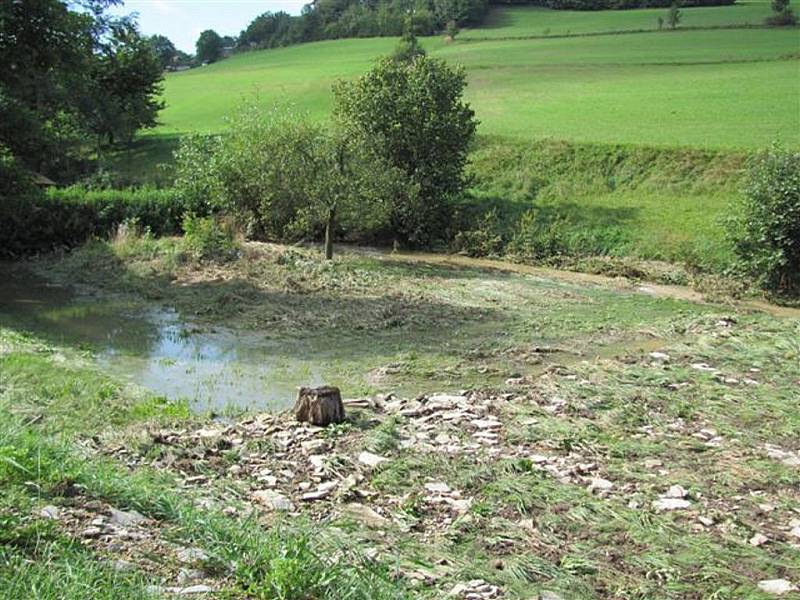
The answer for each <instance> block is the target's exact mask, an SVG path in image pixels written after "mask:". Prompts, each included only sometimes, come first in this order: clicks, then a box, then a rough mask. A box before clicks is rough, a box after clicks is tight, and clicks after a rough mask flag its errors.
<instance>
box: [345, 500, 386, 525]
mask: <svg viewBox="0 0 800 600" xmlns="http://www.w3.org/2000/svg"><path fill="white" fill-rule="evenodd" d="M344 511H345V513H346V514H347V515H349V516H350V517H352V518H353V519H355V520H356V521H358V522H359V523H362V524H364V525H366V526H367V527H371V528H376V529H377V528H380V527H385V526H386V525H387V524H388V523H389V519H387V518H386V517H384V516H382V515H380V514H378V513H377V512H376V511H375V510H373V509H372V508H370V507H369V506H364V505H363V504H358V503H356V502H353V503H351V504H348V505H346V506H345V507H344Z"/></svg>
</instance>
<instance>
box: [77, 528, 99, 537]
mask: <svg viewBox="0 0 800 600" xmlns="http://www.w3.org/2000/svg"><path fill="white" fill-rule="evenodd" d="M102 533H103V530H102V529H100V528H99V527H87V528H86V529H84V530H83V531H81V537H85V538H96V537H100V534H102Z"/></svg>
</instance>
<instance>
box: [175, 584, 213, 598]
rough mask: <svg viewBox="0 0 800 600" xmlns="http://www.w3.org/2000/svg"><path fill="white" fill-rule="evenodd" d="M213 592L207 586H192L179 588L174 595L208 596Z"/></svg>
mask: <svg viewBox="0 0 800 600" xmlns="http://www.w3.org/2000/svg"><path fill="white" fill-rule="evenodd" d="M213 591H214V590H213V589H212V588H211V587H209V586H207V585H193V586H190V587H185V588H181V589H180V590H178V591H177V592H176V593H177V594H178V595H179V596H189V595H192V594H210V593H212V592H213Z"/></svg>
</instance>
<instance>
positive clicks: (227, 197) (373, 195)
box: [176, 103, 401, 258]
mask: <svg viewBox="0 0 800 600" xmlns="http://www.w3.org/2000/svg"><path fill="white" fill-rule="evenodd" d="M176 162H177V175H178V177H177V179H176V187H177V188H178V189H179V191H180V193H181V195H182V196H183V197H184V199H185V200H188V201H191V202H195V201H197V200H200V201H210V202H211V203H212V205H213V206H215V207H218V208H221V209H223V210H227V211H229V212H231V213H233V214H235V215H237V216H238V217H239V219H240V220H241V221H242V222H243V223H245V224H246V226H247V230H248V233H249V235H251V236H252V237H255V238H261V239H273V240H282V241H294V240H298V239H304V238H308V237H316V236H317V235H319V234H320V233H321V232H323V231H324V235H325V255H326V257H327V258H331V257H332V256H333V241H334V237H335V235H336V234H337V231H338V230H339V229H340V228H342V229H344V230H345V231H348V232H351V233H355V232H357V231H359V230H361V231H363V230H368V229H371V228H373V227H375V226H377V225H379V224H381V223H385V221H386V216H385V214H386V210H385V206H386V198H388V197H390V196H391V195H392V194H393V193H395V192H394V190H395V188H396V187H399V185H398V183H397V182H399V181H401V178H400V177H399V176H398V174H397V173H396V171H395V170H394V169H392V168H391V166H389V165H387V164H386V163H385V162H384V161H382V159H381V157H380V156H377V155H375V154H374V153H373V152H372V151H371V149H370V148H368V147H365V146H363V145H361V144H359V143H358V142H357V140H355V139H353V138H352V137H350V136H347V135H346V134H345V133H344V132H342V131H339V130H336V129H326V128H324V127H322V126H321V125H318V124H314V123H312V122H310V121H309V120H307V119H306V118H303V117H301V116H299V115H297V114H295V113H293V112H291V111H288V110H285V109H283V110H282V109H273V110H271V111H267V112H265V111H264V110H263V109H261V108H260V107H259V106H258V105H257V104H255V103H253V104H248V105H245V106H244V107H243V108H242V109H241V110H240V111H239V112H238V113H237V114H235V115H234V116H233V118H232V119H231V127H230V133H228V134H226V135H225V136H224V137H220V138H215V139H213V140H211V141H210V140H209V139H208V138H199V137H190V138H187V139H185V140H183V141H182V144H181V148H180V149H179V151H178V153H177V161H176Z"/></svg>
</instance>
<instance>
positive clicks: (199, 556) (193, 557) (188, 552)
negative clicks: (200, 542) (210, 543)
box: [175, 548, 209, 565]
mask: <svg viewBox="0 0 800 600" xmlns="http://www.w3.org/2000/svg"><path fill="white" fill-rule="evenodd" d="M175 557H176V558H177V559H178V561H179V562H182V563H183V564H185V565H190V564H196V563H203V562H206V561H207V560H208V558H209V556H208V554H207V553H206V552H205V550H203V549H202V548H183V549H182V550H179V551H178V552H177V554H176V555H175Z"/></svg>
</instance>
